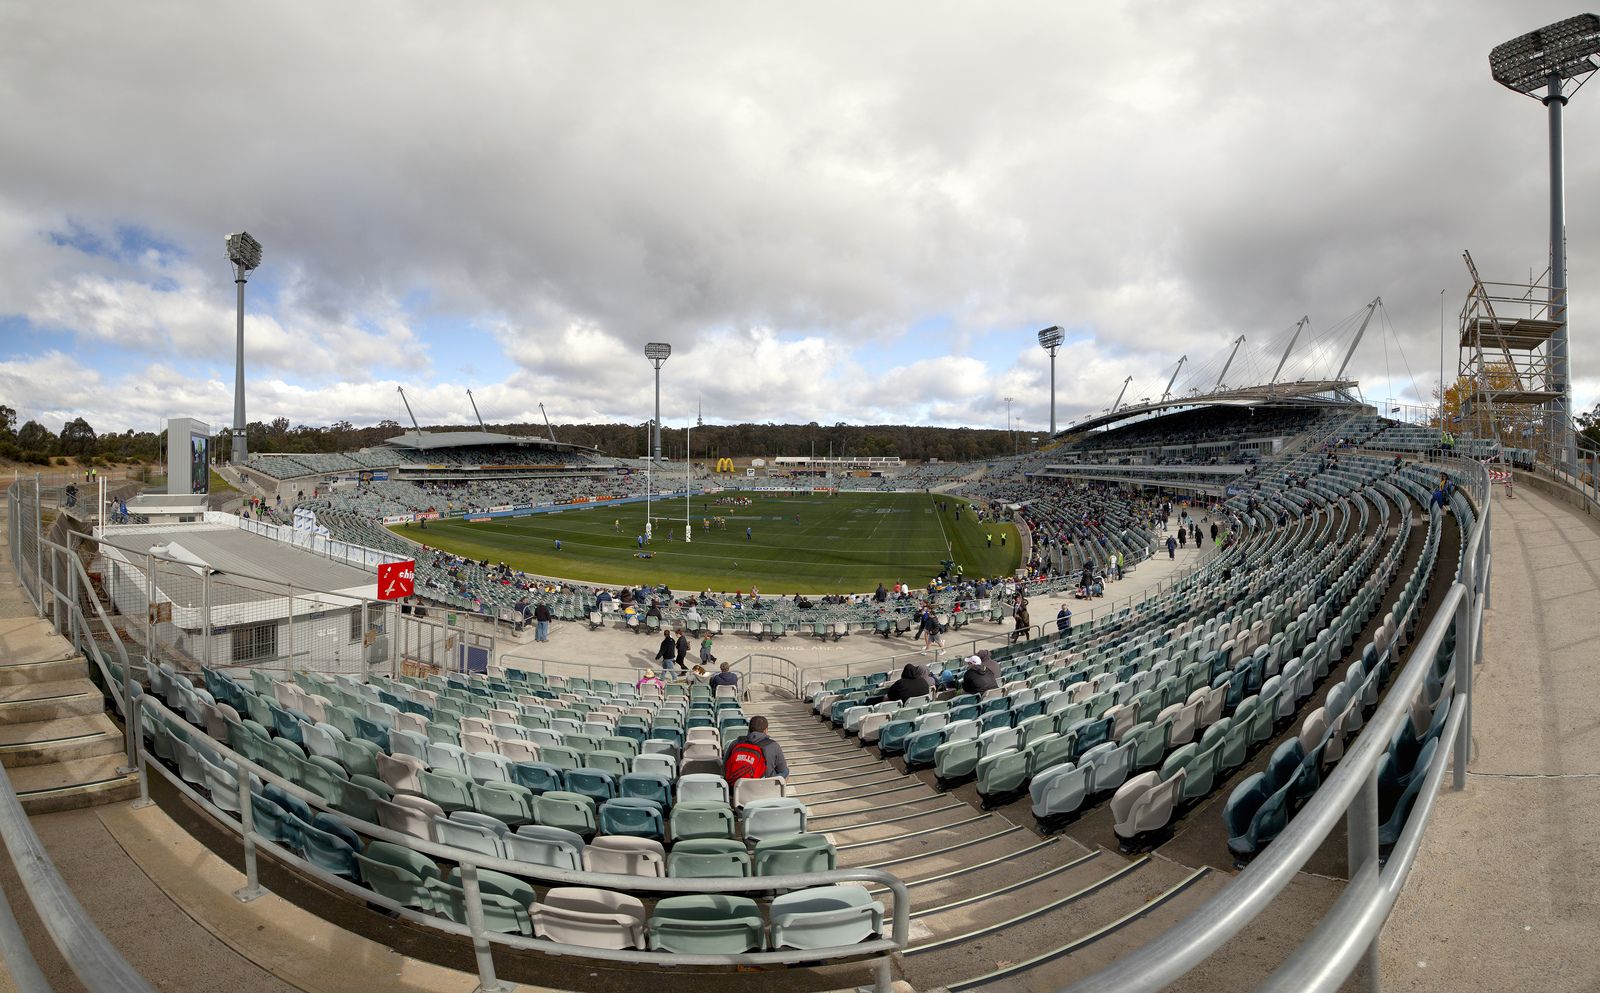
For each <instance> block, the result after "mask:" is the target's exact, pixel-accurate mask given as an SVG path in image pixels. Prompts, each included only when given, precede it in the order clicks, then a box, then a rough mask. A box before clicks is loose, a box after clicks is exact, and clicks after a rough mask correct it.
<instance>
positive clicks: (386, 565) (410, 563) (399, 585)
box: [378, 559, 417, 600]
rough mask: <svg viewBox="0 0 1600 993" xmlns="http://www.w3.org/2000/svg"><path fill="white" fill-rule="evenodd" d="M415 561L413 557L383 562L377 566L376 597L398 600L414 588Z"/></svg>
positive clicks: (406, 595)
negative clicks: (399, 560)
mask: <svg viewBox="0 0 1600 993" xmlns="http://www.w3.org/2000/svg"><path fill="white" fill-rule="evenodd" d="M416 577H417V563H416V560H415V559H407V560H406V561H404V562H383V563H380V564H379V566H378V599H379V600H400V599H403V598H404V597H408V596H411V595H412V593H414V592H415V590H416Z"/></svg>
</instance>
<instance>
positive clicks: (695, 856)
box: [667, 838, 752, 878]
mask: <svg viewBox="0 0 1600 993" xmlns="http://www.w3.org/2000/svg"><path fill="white" fill-rule="evenodd" d="M751 871H752V869H751V860H750V851H749V849H747V848H746V847H745V846H744V843H743V842H739V841H734V840H732V839H729V838H692V839H688V840H685V841H680V842H678V843H677V844H676V845H673V846H672V851H671V852H669V853H667V875H669V876H679V877H685V878H713V877H719V878H720V877H728V876H731V877H735V878H738V877H743V876H748V875H750V874H751Z"/></svg>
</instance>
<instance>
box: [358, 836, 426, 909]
mask: <svg viewBox="0 0 1600 993" xmlns="http://www.w3.org/2000/svg"><path fill="white" fill-rule="evenodd" d="M356 863H357V864H358V865H360V867H361V879H362V881H363V882H365V883H366V884H367V888H368V889H370V890H372V891H373V892H374V893H377V894H378V895H379V896H382V897H386V898H387V899H390V900H393V901H394V902H395V903H398V904H400V905H401V906H405V907H418V908H421V909H424V910H426V909H431V907H432V899H431V897H430V896H429V894H428V888H427V882H428V880H430V879H438V878H439V867H438V866H437V865H435V864H434V861H433V860H432V859H430V858H428V857H427V856H426V855H419V854H418V853H416V852H413V851H412V850H411V849H409V848H401V847H400V846H399V845H391V844H389V843H388V842H384V841H374V842H370V843H369V844H368V845H367V850H366V851H365V852H358V853H357V854H356Z"/></svg>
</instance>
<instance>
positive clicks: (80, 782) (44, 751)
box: [0, 502, 139, 814]
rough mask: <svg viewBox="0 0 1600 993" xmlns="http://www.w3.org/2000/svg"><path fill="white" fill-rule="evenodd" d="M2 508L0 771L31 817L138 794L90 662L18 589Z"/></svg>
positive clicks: (116, 729) (119, 738) (0, 570)
mask: <svg viewBox="0 0 1600 993" xmlns="http://www.w3.org/2000/svg"><path fill="white" fill-rule="evenodd" d="M5 513H6V510H5V508H4V506H3V502H0V765H3V766H4V767H5V770H6V775H7V777H8V778H9V779H10V780H11V788H12V789H14V790H15V791H16V793H17V796H18V798H19V799H20V800H21V801H22V808H23V809H24V810H26V811H27V812H28V813H30V814H42V813H48V812H50V811H55V810H70V809H73V808H77V807H87V806H91V805H94V804H100V803H112V802H115V801H118V800H127V799H131V798H132V797H134V796H137V795H138V792H139V789H138V781H137V780H136V779H135V778H134V777H133V776H132V775H124V774H122V773H119V772H118V771H117V770H118V769H119V768H121V767H122V766H123V765H124V757H123V754H122V745H123V737H122V732H121V730H120V729H119V728H118V727H117V725H116V724H115V723H113V722H112V721H111V719H110V718H108V717H107V716H106V715H105V712H104V711H105V704H104V700H103V698H102V697H101V694H100V690H99V689H97V688H96V687H95V685H94V684H93V683H91V682H90V681H89V674H88V668H87V665H88V663H87V662H86V661H85V660H84V657H83V656H82V655H79V654H77V653H76V652H75V651H74V650H73V647H72V645H71V643H70V642H68V641H67V640H66V639H65V638H63V637H61V636H60V635H59V634H57V633H56V632H55V629H54V628H52V627H51V626H50V624H49V622H47V621H45V620H43V619H42V618H40V617H38V616H37V614H36V613H35V611H34V608H33V604H32V603H31V602H30V601H29V600H28V598H27V596H26V595H24V594H23V592H22V589H21V587H19V586H18V585H17V579H16V571H15V570H14V569H13V568H12V565H11V550H10V547H9V544H8V535H9V529H8V528H6V527H5V526H4V523H3V522H4V516H5Z"/></svg>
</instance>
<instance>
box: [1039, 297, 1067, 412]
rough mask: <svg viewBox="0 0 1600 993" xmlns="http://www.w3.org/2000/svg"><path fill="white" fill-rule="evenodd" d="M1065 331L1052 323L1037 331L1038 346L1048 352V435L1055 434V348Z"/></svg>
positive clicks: (1064, 336)
mask: <svg viewBox="0 0 1600 993" xmlns="http://www.w3.org/2000/svg"><path fill="white" fill-rule="evenodd" d="M1064 338H1066V332H1064V331H1062V330H1061V329H1060V328H1059V327H1057V326H1055V325H1054V324H1052V325H1050V326H1049V327H1047V328H1045V329H1044V330H1043V331H1040V332H1039V347H1040V348H1042V349H1044V350H1045V351H1047V352H1049V353H1050V437H1052V438H1054V437H1055V436H1056V349H1058V348H1060V347H1061V342H1062V340H1063V339H1064Z"/></svg>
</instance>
